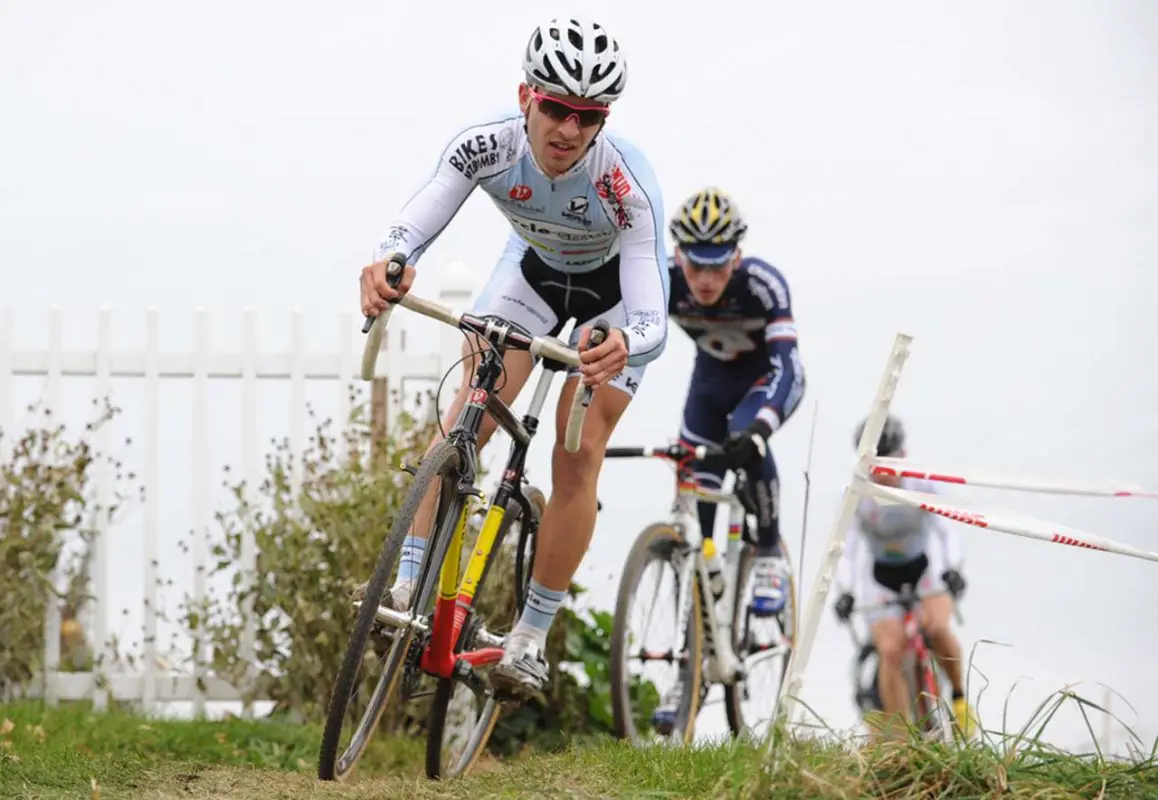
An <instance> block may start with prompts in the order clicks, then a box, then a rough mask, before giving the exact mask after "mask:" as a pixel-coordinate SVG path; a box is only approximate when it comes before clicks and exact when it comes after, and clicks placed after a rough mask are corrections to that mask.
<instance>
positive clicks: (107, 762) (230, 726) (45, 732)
mask: <svg viewBox="0 0 1158 800" xmlns="http://www.w3.org/2000/svg"><path fill="white" fill-rule="evenodd" d="M1059 694H1060V695H1062V696H1060V697H1059V699H1058V700H1057V701H1056V703H1055V705H1054V706H1053V707H1043V711H1042V714H1041V715H1040V716H1041V717H1042V718H1044V719H1045V722H1044V723H1042V724H1043V725H1044V724H1048V719H1049V717H1052V715H1053V714H1054V713H1056V710H1057V708H1058V707H1060V705H1061V704H1062V703H1064V702H1070V701H1072V700H1073V698H1072V697H1069V696H1064V693H1059ZM1083 702H1084V701H1083ZM1035 732H1036V735H1040V730H1039V728H1038V727H1034V728H1033V729H1030V728H1029V726H1027V728H1026V729H1025V730H1023V731H1022V733H1021V734H1020V735H1018V736H1015V737H1003V738H1002V739H1001V740H1000V741H995V740H994V739H993V737H992V736H990V737H986V738H984V739H982V740H981V741H979V742H976V743H974V744H972V745H970V746H969V747H965V748H947V747H944V746H940V745H933V744H928V743H924V742H917V741H913V742H909V743H891V744H887V745H882V746H879V747H871V748H863V749H856V748H853V747H850V746H848V745H847V744H842V743H839V742H827V743H826V742H823V741H821V740H818V739H795V740H789V741H787V742H786V743H785V744H784V746H783V747H782V748H781V750H780V751H779V752H780V753H781V756H782V757H781V758H780V759H778V761H777V763H776V765H775V767H774V771H773V770H772V769H771V768H769V767H767V766H766V764H765V762H764V759H763V758H762V755H763V754H762V753H761V752H760V751H758V750H756V749H755V748H753V747H752V746H750V745H747V744H742V743H740V744H737V743H726V744H718V745H712V746H701V747H694V748H684V749H668V748H650V749H643V750H634V749H632V748H631V747H630V746H628V745H627V744H625V743H623V742H618V741H613V740H602V741H598V742H595V743H593V744H588V745H584V746H576V747H573V748H571V749H569V750H566V751H564V752H560V753H553V754H535V755H529V756H526V757H522V758H518V759H515V760H513V761H509V762H501V763H500V762H497V761H493V760H485V761H482V762H480V764H479V765H478V766H477V767H476V769H475V771H474V772H472V774H471V775H470V776H469V777H468V778H466V779H464V780H458V781H448V782H446V783H435V782H431V781H427V780H426V779H425V778H424V777H423V776H422V766H421V765H422V752H423V742H421V741H419V740H413V739H410V740H400V739H386V738H381V739H378V740H375V741H374V742H372V745H371V749H370V751H369V752H368V753H367V755H366V756H365V757H364V759H363V761H362V762H361V764H360V765H359V768H358V771H357V773H356V775H355V777H354V778H353V780H352V781H351V782H350V783H348V784H328V783H327V784H322V783H319V782H318V781H317V780H316V779H315V778H314V769H315V764H316V758H317V746H318V741H319V738H320V731H319V729H318V728H317V727H316V726H309V725H305V726H303V725H291V724H287V723H282V722H272V721H245V720H240V719H230V720H227V721H221V722H210V721H183V720H151V719H144V718H141V717H137V716H134V715H132V714H129V713H126V712H121V711H116V712H110V713H107V714H94V713H92V712H91V711H89V710H88V709H86V708H83V707H81V706H76V705H71V706H70V705H64V706H61V707H58V708H52V709H50V708H45V707H43V706H41V705H39V704H35V703H23V704H16V705H7V706H0V797H2V798H102V799H104V800H107V798H117V797H142V798H186V799H187V800H190V799H193V800H195V799H196V798H208V797H236V798H242V799H243V800H244V798H262V800H272V798H298V797H323V798H328V797H334V798H371V797H373V798H379V797H385V798H390V797H404V798H408V799H409V800H423V799H424V798H472V799H474V798H477V799H479V800H481V798H489V797H651V798H658V797H710V798H716V797H753V798H763V797H775V798H826V797H832V798H861V797H888V798H988V797H1009V798H1030V797H1033V798H1042V799H1043V800H1047V799H1051V798H1107V799H1109V798H1113V800H1118V798H1158V760H1156V759H1155V757H1154V755H1153V754H1151V755H1150V756H1149V757H1141V756H1139V757H1138V758H1137V759H1136V760H1135V761H1134V762H1132V763H1113V762H1107V761H1105V760H1103V759H1101V758H1099V757H1097V756H1096V755H1094V756H1090V757H1077V756H1073V755H1068V754H1063V753H1059V752H1057V751H1054V750H1052V749H1050V748H1049V747H1048V746H1045V745H1042V744H1041V743H1040V742H1039V741H1037V740H1036V739H1035V738H1033V737H1034V735H1035ZM94 787H95V789H94Z"/></svg>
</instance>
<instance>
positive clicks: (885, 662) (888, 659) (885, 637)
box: [873, 626, 905, 669]
mask: <svg viewBox="0 0 1158 800" xmlns="http://www.w3.org/2000/svg"><path fill="white" fill-rule="evenodd" d="M892 627H893V626H887V627H882V628H879V629H878V630H877V631H876V633H875V635H874V637H873V639H874V643H875V644H876V648H877V657H878V658H879V659H880V664H881V667H882V668H888V669H900V667H901V661H903V660H904V657H905V637H904V636H903V634H902V631H900V630H893V629H892Z"/></svg>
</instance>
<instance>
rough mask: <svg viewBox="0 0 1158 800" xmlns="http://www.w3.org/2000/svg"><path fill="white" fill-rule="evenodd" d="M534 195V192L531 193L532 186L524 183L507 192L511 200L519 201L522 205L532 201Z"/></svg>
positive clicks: (517, 184)
mask: <svg viewBox="0 0 1158 800" xmlns="http://www.w3.org/2000/svg"><path fill="white" fill-rule="evenodd" d="M532 194H533V192H532V191H531V187H530V186H527V185H526V184H523V183H516V184H515V185H514V186H512V187H511V190H510V191H509V192H507V197H509V198H511V199H512V200H517V201H519V202H520V203H525V202H526V201H528V200H530V199H531V195H532Z"/></svg>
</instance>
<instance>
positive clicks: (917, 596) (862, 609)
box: [849, 589, 965, 628]
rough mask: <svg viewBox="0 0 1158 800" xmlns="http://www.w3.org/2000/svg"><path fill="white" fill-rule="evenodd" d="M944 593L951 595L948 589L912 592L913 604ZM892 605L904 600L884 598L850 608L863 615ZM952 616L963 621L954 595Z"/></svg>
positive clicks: (902, 602)
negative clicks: (884, 599) (883, 599)
mask: <svg viewBox="0 0 1158 800" xmlns="http://www.w3.org/2000/svg"><path fill="white" fill-rule="evenodd" d="M946 594H947V595H949V596H951V597H952V596H953V593H952V592H950V591H949V590H948V589H937V590H936V591H932V592H913V600H914V604H916V603H919V602H920V601H921V600H924V599H926V598H929V597H941V596H942V595H946ZM894 606H901V607H902V608H903V607H904V601H903V600H902V598H899V597H898V598H895V599H893V600H886V601H884V602H883V603H873V604H871V605H867V606H855V605H854V606H853V608H852V613H853V614H857V615H863V614H866V613H868V612H869V611H880V610H881V609H885V608H892V607H894ZM953 616H954V618H955V619H956V620H957V624H959V625H963V624H964V623H965V621H964V619H963V618H962V616H961V606H960V604H959V603H958V602H957V598H956V597H953ZM849 627H850V628H851V627H852V626H851V625H850V626H849Z"/></svg>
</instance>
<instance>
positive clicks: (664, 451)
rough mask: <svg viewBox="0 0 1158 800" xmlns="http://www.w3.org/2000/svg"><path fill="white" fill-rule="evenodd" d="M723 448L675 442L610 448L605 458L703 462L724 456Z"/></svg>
mask: <svg viewBox="0 0 1158 800" xmlns="http://www.w3.org/2000/svg"><path fill="white" fill-rule="evenodd" d="M723 452H724V451H723V448H721V447H718V446H716V445H703V444H701V445H697V446H696V447H689V446H688V445H686V444H684V443H683V442H674V443H673V444H669V445H664V446H663V447H608V448H607V450H606V451H605V452H604V454H603V457H604V458H662V459H665V460H667V461H674V462H676V463H677V464H678V463H679V462H681V461H688V460H694V461H702V460H703V459H705V458H707V457H708V456H718V455H723Z"/></svg>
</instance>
